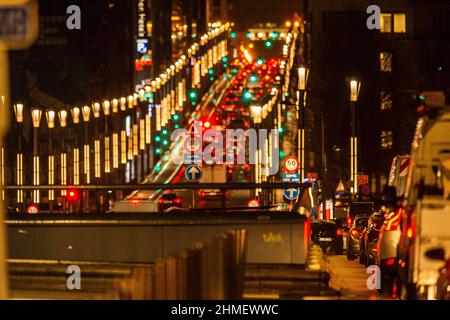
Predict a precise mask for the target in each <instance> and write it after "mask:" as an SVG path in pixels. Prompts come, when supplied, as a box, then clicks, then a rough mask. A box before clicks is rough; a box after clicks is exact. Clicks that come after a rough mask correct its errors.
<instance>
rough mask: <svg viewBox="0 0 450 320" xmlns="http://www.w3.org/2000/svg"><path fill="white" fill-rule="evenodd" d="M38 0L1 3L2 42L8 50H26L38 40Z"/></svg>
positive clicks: (6, 0)
mask: <svg viewBox="0 0 450 320" xmlns="http://www.w3.org/2000/svg"><path fill="white" fill-rule="evenodd" d="M37 8H38V7H37V1H36V0H28V1H26V0H3V1H1V2H0V42H2V43H4V44H5V45H6V47H7V48H8V49H25V48H28V47H30V46H31V45H32V44H33V42H34V41H35V40H36V38H37V35H38V30H39V22H38V10H37Z"/></svg>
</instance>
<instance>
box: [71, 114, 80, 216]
mask: <svg viewBox="0 0 450 320" xmlns="http://www.w3.org/2000/svg"><path fill="white" fill-rule="evenodd" d="M71 113H72V121H73V124H74V136H75V145H74V148H73V184H74V185H75V186H77V185H79V184H80V145H79V141H78V127H79V124H80V115H81V110H80V108H78V107H74V108H72V110H71ZM74 207H75V208H74ZM75 209H78V204H76V205H75V204H73V206H72V208H71V209H70V211H71V212H73V211H74V210H75Z"/></svg>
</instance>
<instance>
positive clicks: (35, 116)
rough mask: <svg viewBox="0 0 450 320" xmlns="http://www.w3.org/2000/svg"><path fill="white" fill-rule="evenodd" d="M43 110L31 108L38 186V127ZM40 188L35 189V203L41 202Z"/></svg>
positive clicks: (34, 159)
mask: <svg viewBox="0 0 450 320" xmlns="http://www.w3.org/2000/svg"><path fill="white" fill-rule="evenodd" d="M41 117H42V110H40V109H38V108H33V109H32V110H31V118H32V122H33V185H34V186H38V185H39V184H40V182H39V175H40V169H39V145H38V133H39V132H38V129H39V126H40V124H41ZM39 201H40V195H39V190H33V203H39Z"/></svg>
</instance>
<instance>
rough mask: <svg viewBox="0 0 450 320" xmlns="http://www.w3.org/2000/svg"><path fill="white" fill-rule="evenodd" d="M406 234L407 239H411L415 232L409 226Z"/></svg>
mask: <svg viewBox="0 0 450 320" xmlns="http://www.w3.org/2000/svg"><path fill="white" fill-rule="evenodd" d="M406 235H407V236H408V238H409V239H412V238H414V237H415V232H414V229H413V227H409V228H408V230H406Z"/></svg>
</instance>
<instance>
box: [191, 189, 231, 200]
mask: <svg viewBox="0 0 450 320" xmlns="http://www.w3.org/2000/svg"><path fill="white" fill-rule="evenodd" d="M198 195H199V196H200V198H201V199H203V200H206V199H216V200H220V199H221V198H222V197H227V192H226V191H222V190H220V189H202V190H199V191H198Z"/></svg>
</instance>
